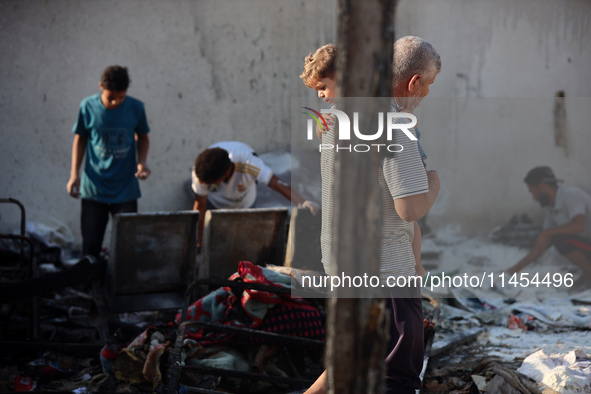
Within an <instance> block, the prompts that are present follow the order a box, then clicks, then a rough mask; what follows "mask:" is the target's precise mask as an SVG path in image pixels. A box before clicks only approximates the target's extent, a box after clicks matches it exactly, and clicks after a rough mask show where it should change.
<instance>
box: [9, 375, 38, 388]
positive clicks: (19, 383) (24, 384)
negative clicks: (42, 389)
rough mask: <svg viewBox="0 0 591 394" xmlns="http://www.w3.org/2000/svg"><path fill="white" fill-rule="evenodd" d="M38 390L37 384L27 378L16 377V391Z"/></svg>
mask: <svg viewBox="0 0 591 394" xmlns="http://www.w3.org/2000/svg"><path fill="white" fill-rule="evenodd" d="M36 388H37V382H36V381H34V380H33V379H31V378H29V377H26V376H18V375H17V376H15V377H14V391H33V390H35V389H36Z"/></svg>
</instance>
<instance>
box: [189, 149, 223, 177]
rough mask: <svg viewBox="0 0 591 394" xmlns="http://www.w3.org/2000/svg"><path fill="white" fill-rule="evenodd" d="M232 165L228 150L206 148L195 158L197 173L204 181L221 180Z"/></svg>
mask: <svg viewBox="0 0 591 394" xmlns="http://www.w3.org/2000/svg"><path fill="white" fill-rule="evenodd" d="M231 165H232V162H231V161H230V157H229V156H228V152H227V151H226V150H224V149H222V148H211V149H206V150H204V151H203V152H201V153H200V154H199V156H197V158H196V159H195V175H197V178H199V181H201V182H202V183H212V182H215V181H219V180H220V179H221V178H222V177H223V176H224V175H225V174H226V172H227V171H228V169H229V168H230V166H231Z"/></svg>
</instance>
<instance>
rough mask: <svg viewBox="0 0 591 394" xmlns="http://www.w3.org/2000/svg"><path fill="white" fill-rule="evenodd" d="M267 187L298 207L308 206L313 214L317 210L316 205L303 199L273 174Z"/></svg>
mask: <svg viewBox="0 0 591 394" xmlns="http://www.w3.org/2000/svg"><path fill="white" fill-rule="evenodd" d="M269 187H270V188H271V189H273V190H275V191H276V192H278V193H280V194H281V195H282V196H283V197H285V198H287V199H288V200H290V201H291V202H293V203H294V204H296V205H297V206H298V207H300V208H308V209H309V210H310V211H311V212H312V213H313V214H314V215H316V213H317V212H318V205H317V204H316V203H313V202H311V201H308V200H305V199H304V198H303V197H302V196H300V194H299V193H298V192H296V191H295V190H293V189H292V188H291V187H290V186H289V185H288V184H287V183H285V182H283V181H282V180H281V179H279V177H278V176H276V175H273V178H271V182H269Z"/></svg>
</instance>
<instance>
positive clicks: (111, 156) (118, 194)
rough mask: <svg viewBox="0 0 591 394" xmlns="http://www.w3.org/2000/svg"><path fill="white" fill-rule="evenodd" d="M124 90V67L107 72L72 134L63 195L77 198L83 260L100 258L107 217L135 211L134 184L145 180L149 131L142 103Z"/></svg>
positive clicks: (137, 193) (136, 189)
mask: <svg viewBox="0 0 591 394" xmlns="http://www.w3.org/2000/svg"><path fill="white" fill-rule="evenodd" d="M128 86H129V76H128V74H127V68H125V67H121V66H110V67H107V68H106V69H105V70H104V71H103V74H102V76H101V82H100V83H99V87H100V89H101V93H99V94H95V95H93V96H90V97H86V98H85V99H84V100H82V103H81V104H80V110H79V112H78V120H77V121H76V124H75V125H74V127H73V130H72V131H73V132H74V133H75V135H74V143H73V145H72V169H71V173H70V180H69V181H68V185H67V190H68V193H69V194H70V195H71V196H72V197H75V198H78V197H80V198H81V199H82V213H81V229H82V253H83V254H84V255H93V256H96V257H98V256H99V254H100V251H101V248H102V242H103V237H104V233H105V229H106V226H107V222H108V220H109V214H111V215H114V214H116V213H122V212H137V199H138V198H139V197H140V196H141V193H140V188H139V183H138V179H142V180H143V179H146V178H147V177H148V176H149V175H150V169H149V168H148V166H147V165H146V158H147V155H148V149H149V146H150V140H149V138H148V132H149V131H150V129H149V127H148V121H147V120H146V113H145V110H144V104H143V103H142V102H141V101H139V100H137V99H135V98H133V97H130V96H127V88H128ZM136 138H137V144H136ZM136 152H137V153H136ZM85 153H86V163H85V165H84V171H83V173H82V176H80V174H79V173H80V166H81V164H82V158H83V157H84V154H85ZM136 154H137V159H136Z"/></svg>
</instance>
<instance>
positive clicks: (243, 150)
mask: <svg viewBox="0 0 591 394" xmlns="http://www.w3.org/2000/svg"><path fill="white" fill-rule="evenodd" d="M211 148H222V149H224V150H225V151H227V152H228V156H229V157H230V161H232V163H234V165H235V168H234V173H233V174H232V176H231V177H230V179H228V181H226V182H222V183H219V184H217V185H208V184H205V183H201V182H200V181H199V179H198V178H197V175H195V169H193V171H192V172H191V180H192V185H191V186H192V188H193V191H194V192H195V194H197V195H199V196H204V197H205V196H207V199H208V200H209V201H211V203H212V204H213V205H214V206H215V207H216V208H234V209H236V208H250V207H251V206H252V205H253V204H254V202H255V200H256V197H257V190H256V189H257V188H256V183H255V181H259V182H262V183H264V184H265V185H267V186H268V185H269V182H271V178H273V171H272V170H271V168H269V166H267V165H266V164H265V163H264V162H263V161H262V160H261V159H260V158H259V157H257V156H256V154H255V153H254V150H253V149H252V148H251V147H250V146H248V145H246V144H244V143H242V142H238V141H223V142H218V143H216V144H213V145H212V146H210V147H209V149H211Z"/></svg>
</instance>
